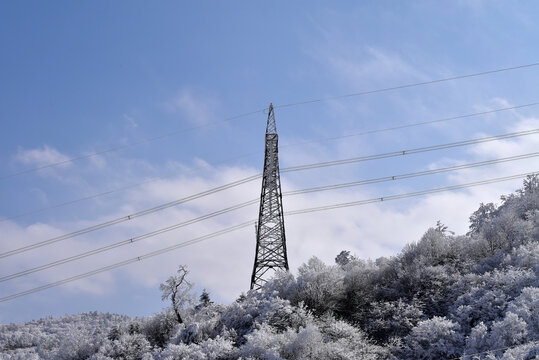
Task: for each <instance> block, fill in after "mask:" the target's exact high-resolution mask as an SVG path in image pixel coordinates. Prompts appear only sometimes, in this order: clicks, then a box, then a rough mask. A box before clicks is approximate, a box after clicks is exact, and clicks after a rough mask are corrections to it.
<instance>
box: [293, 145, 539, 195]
mask: <svg viewBox="0 0 539 360" xmlns="http://www.w3.org/2000/svg"><path fill="white" fill-rule="evenodd" d="M536 156H539V152H534V153H529V154H523V155H516V156H510V157H505V158H500V159H493V160H486V161H480V162H475V163H468V164H462V165H456V166H449V167H444V168H439V169H432V170H425V171H418V172H412V173H406V174H399V175H393V176H384V177H379V178H374V179H367V180H361V181H353V182H348V183H342V184H332V185H325V186H317V187H313V188H309V189H302V190H292V191H286V192H284V193H283V195H287V196H290V195H299V194H307V193H312V192H320V191H327V190H336V189H342V188H348V187H354V186H360V185H367V184H375V183H381V182H387V181H395V180H401V179H409V178H414V177H418V176H425V175H433V174H440V173H444V172H450V171H457V170H463V169H471V168H476V167H480V166H487V165H493V164H500V163H504V162H508V161H515V160H522V159H529V158H532V157H536Z"/></svg>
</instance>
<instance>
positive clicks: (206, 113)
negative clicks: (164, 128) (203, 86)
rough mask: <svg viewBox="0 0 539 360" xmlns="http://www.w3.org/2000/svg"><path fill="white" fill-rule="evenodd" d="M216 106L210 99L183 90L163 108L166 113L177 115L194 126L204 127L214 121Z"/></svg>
mask: <svg viewBox="0 0 539 360" xmlns="http://www.w3.org/2000/svg"><path fill="white" fill-rule="evenodd" d="M217 104H218V102H217V100H216V99H214V98H212V97H209V96H202V95H200V94H197V93H196V92H195V91H194V90H192V89H188V88H184V89H182V90H180V91H179V92H178V93H177V94H176V95H175V96H174V97H173V98H172V99H171V100H169V101H167V102H166V103H165V104H164V106H165V109H166V110H167V111H169V112H171V113H179V114H181V115H183V116H185V118H186V119H187V120H188V121H189V122H191V123H193V124H195V125H204V124H206V123H208V122H210V121H212V120H215V112H216V107H217Z"/></svg>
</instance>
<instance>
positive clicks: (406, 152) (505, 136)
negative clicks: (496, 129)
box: [281, 129, 539, 173]
mask: <svg viewBox="0 0 539 360" xmlns="http://www.w3.org/2000/svg"><path fill="white" fill-rule="evenodd" d="M537 133H539V129H532V130H526V131H520V132H515V133H509V134H503V135H497V136H489V137H485V138H480V139H472V140H464V141H456V142H452V143H448V144H441V145H433V146H425V147H421V148H416V149H409V150H401V151H393V152H388V153H383V154H377V155H369V156H360V157H354V158H349V159H342V160H333V161H325V162H318V163H313V164H307V165H298V166H290V167H287V168H283V169H281V172H282V173H284V172H290V171H301V170H310V169H315V168H321V167H327V166H336V165H344V164H351V163H356V162H362V161H370V160H378V159H386V158H390V157H396V156H405V155H411V154H418V153H423V152H428V151H436V150H443V149H450V148H454V147H459V146H466V145H472V144H481V143H485V142H489V141H497V140H503V139H510V138H513V137H518V136H525V135H533V134H537Z"/></svg>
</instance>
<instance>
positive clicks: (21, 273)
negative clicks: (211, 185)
mask: <svg viewBox="0 0 539 360" xmlns="http://www.w3.org/2000/svg"><path fill="white" fill-rule="evenodd" d="M258 201H259V199H254V200H250V201H246V202H243V203H241V204H237V205H234V206H231V207H228V208H226V209H222V210H219V211H215V212H212V213H210V214H207V215H203V216H199V217H196V218H194V219H191V220H187V221H183V222H181V223H178V224H174V225H171V226H167V227H165V228H161V229H159V230H155V231H151V232H149V233H146V234H143V235H139V236H134V237H132V238H129V239H127V240H123V241H119V242H116V243H113V244H110V245H107V246H102V247H100V248H97V249H94V250H90V251H85V252H83V253H80V254H77V255H73V256H70V257H67V258H64V259H60V260H57V261H53V262H51V263H48V264H45V265H41V266H36V267H34V268H31V269H28V270H24V271H19V272H17V273H14V274H11V275H7V276H2V277H0V282H4V281H8V280H11V279H15V278H19V277H21V276H25V275H29V274H33V273H36V272H38V271H42V270H46V269H50V268H53V267H56V266H59V265H62V264H66V263H69V262H72V261H75V260H80V259H83V258H86V257H89V256H92V255H96V254H99V253H102V252H105V251H109V250H112V249H116V248H118V247H120V246H124V245H129V244H133V243H135V242H138V241H141V240H144V239H148V238H151V237H154V236H157V235H160V234H164V233H166V232H169V231H172V230H176V229H179V228H182V227H185V226H188V225H192V224H195V223H197V222H200V221H203V220H208V219H211V218H213V217H216V216H218V215H222V214H226V213H229V212H231V211H234V210H238V209H242V208H244V207H247V206H249V205H254V204H256V203H257V202H258Z"/></svg>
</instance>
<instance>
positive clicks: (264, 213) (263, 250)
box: [251, 104, 288, 290]
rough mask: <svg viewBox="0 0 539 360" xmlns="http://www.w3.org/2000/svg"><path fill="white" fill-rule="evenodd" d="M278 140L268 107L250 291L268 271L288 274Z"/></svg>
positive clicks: (271, 109) (261, 280) (273, 120)
mask: <svg viewBox="0 0 539 360" xmlns="http://www.w3.org/2000/svg"><path fill="white" fill-rule="evenodd" d="M278 140H279V136H278V135H277V126H276V125H275V114H274V112H273V104H270V106H269V111H268V121H267V125H266V151H265V156H264V172H263V176H262V192H261V194H260V212H259V215H258V226H257V227H256V255H255V264H254V267H253V276H252V277H251V289H255V290H258V289H260V287H261V286H262V285H264V283H265V282H266V281H267V280H266V279H267V277H268V276H267V275H268V274H267V272H268V271H269V270H273V271H275V270H277V269H284V270H287V271H288V258H287V256H286V237H285V234H284V216H283V202H282V194H281V178H280V175H279V158H278Z"/></svg>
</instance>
